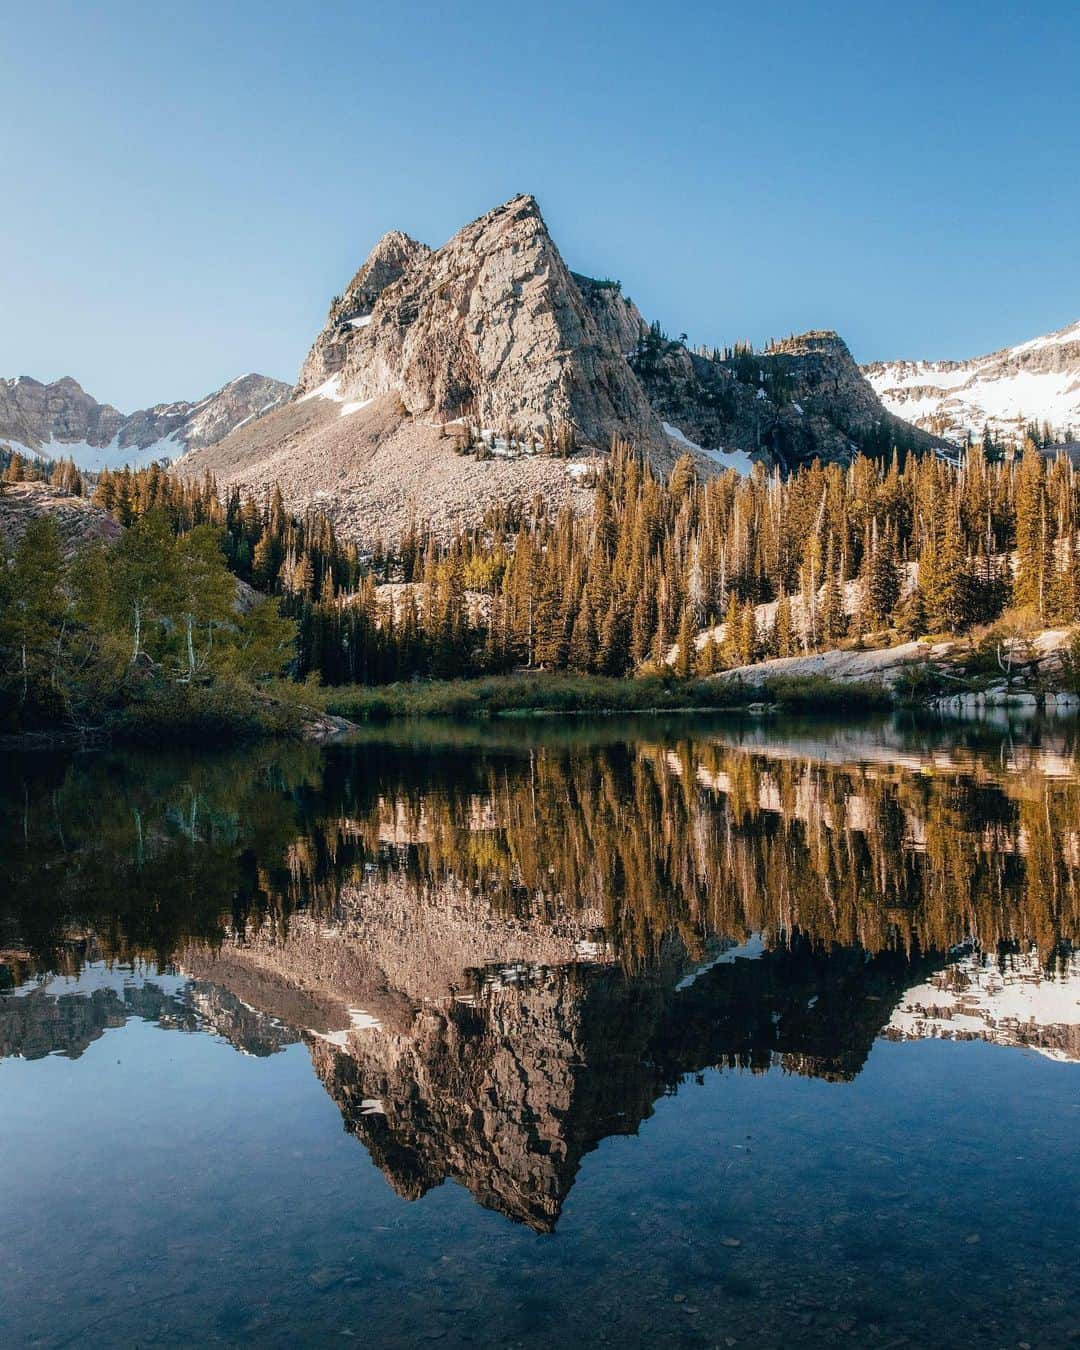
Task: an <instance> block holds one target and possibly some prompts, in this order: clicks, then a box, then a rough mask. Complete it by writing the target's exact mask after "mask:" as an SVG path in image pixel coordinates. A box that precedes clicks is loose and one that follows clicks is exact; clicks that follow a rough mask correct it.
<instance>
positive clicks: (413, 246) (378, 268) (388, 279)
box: [331, 230, 431, 317]
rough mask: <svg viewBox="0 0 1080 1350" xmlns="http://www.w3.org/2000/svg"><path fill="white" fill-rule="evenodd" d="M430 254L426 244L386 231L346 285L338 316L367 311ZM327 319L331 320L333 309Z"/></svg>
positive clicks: (393, 231) (392, 231)
mask: <svg viewBox="0 0 1080 1350" xmlns="http://www.w3.org/2000/svg"><path fill="white" fill-rule="evenodd" d="M430 252H431V249H429V248H428V246H427V245H426V244H421V243H420V242H419V241H418V240H416V239H413V238H411V237H410V236H409V235H407V234H403V233H402V231H401V230H390V231H389V232H388V233H387V234H384V235H383V236H382V238H381V239H380V240H379V241H378V243H377V244H376V245H375V247H374V248H373V249H372V250H371V252H370V253H369V254H368V256H367V257H366V258H365V260H364V262H363V263H362V265H361V266H360V269H359V271H358V272H357V273H356V275H355V276H354V277H353V279H352V281H350V282H349V285H348V287H347V288H346V290H345V294H344V295H343V296H342V298H341V305H340V309H341V311H342V314H344V311H345V310H349V311H356V312H357V313H366V312H368V311H370V310H371V309H372V308H373V307H374V305H375V301H376V300H378V298H379V296H380V295H381V294H382V293H383V291H384V290H386V288H387V286H390V285H392V284H393V283H394V282H395V281H397V280H398V278H399V277H402V276H404V274H405V272H406V271H408V269H409V268H410V267H411V266H412V265H413V263H415V262H416V261H417V259H418V258H424V257H426V256H427V255H428V254H429V253H430ZM331 316H332V317H335V316H334V311H333V310H332V311H331ZM336 317H341V316H340V315H338V316H336Z"/></svg>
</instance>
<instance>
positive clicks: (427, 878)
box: [0, 724, 1080, 1231]
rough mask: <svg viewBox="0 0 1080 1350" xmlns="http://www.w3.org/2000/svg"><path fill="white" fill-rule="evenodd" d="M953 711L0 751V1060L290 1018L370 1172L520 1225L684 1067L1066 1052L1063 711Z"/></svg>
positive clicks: (835, 1069) (277, 1040)
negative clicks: (950, 729) (952, 1051)
mask: <svg viewBox="0 0 1080 1350" xmlns="http://www.w3.org/2000/svg"><path fill="white" fill-rule="evenodd" d="M971 734H972V737H973V739H972V740H971V741H970V743H968V744H963V743H958V741H957V739H956V738H955V736H954V737H953V738H952V739H946V738H945V737H944V735H943V733H940V732H936V731H934V730H927V731H922V732H920V731H917V730H911V729H908V730H905V731H900V730H898V729H897V728H896V727H894V726H892V725H889V724H883V725H881V726H877V727H873V728H869V729H867V730H864V731H851V730H829V729H822V728H820V727H817V728H815V727H812V726H811V727H805V726H804V727H788V728H784V729H783V730H782V731H775V732H774V731H772V730H770V729H769V728H766V727H761V726H754V727H749V728H743V729H740V728H735V729H732V728H731V727H717V726H716V725H715V724H713V725H711V726H708V727H697V726H692V727H690V728H687V727H686V726H685V725H683V726H679V725H676V726H671V727H659V728H657V727H656V726H649V725H648V724H643V725H641V726H631V727H629V728H626V727H623V728H620V729H619V731H618V734H614V732H612V733H610V734H605V733H601V734H600V736H596V735H592V736H588V735H585V734H577V735H575V734H570V735H567V736H563V735H558V734H553V733H545V734H542V735H539V736H536V737H533V738H531V739H530V738H524V737H520V736H516V735H503V734H502V733H499V732H491V733H487V734H486V735H483V736H480V737H478V738H473V739H471V740H470V739H469V738H467V737H466V736H464V734H463V733H460V732H457V731H453V730H448V731H446V732H444V733H439V732H438V730H437V729H426V730H425V732H424V733H423V734H420V735H417V736H416V737H415V738H413V737H412V736H411V735H410V734H408V733H405V734H399V735H397V736H396V737H393V736H389V735H387V736H386V737H379V736H371V737H367V738H365V739H364V740H362V741H361V742H360V743H359V744H356V745H350V746H343V747H337V748H334V749H331V750H329V751H325V752H322V751H312V750H307V749H290V750H284V751H283V750H281V749H280V748H269V749H268V748H265V747H263V748H256V749H253V750H248V751H245V752H244V753H243V754H240V755H235V756H229V757H226V758H216V757H183V756H180V757H161V756H157V757H153V758H142V757H137V756H129V755H119V754H111V753H109V754H100V755H94V756H88V757H85V758H82V759H80V760H79V761H77V762H76V763H70V762H65V761H56V762H46V763H44V764H43V763H41V762H38V761H35V762H34V763H26V762H12V764H11V765H10V766H9V768H10V770H11V771H10V772H8V773H7V774H6V775H5V779H4V782H5V784H6V785H7V790H6V791H5V792H4V795H3V798H2V805H3V811H4V820H3V829H4V837H5V838H6V839H8V840H9V841H14V846H13V847H12V848H11V849H10V850H9V852H8V855H7V859H6V861H5V864H4V876H3V882H4V888H5V896H6V899H5V901H4V902H3V907H2V910H0V925H2V927H0V953H2V965H0V1056H3V1057H9V1056H22V1057H25V1058H27V1059H32V1058H39V1057H43V1056H47V1055H52V1054H61V1055H67V1056H70V1057H77V1056H79V1055H82V1054H83V1053H85V1052H86V1051H88V1050H89V1049H90V1048H91V1047H92V1045H93V1043H94V1042H95V1041H96V1040H97V1039H98V1038H100V1037H101V1036H102V1035H103V1034H104V1033H105V1032H106V1031H107V1030H110V1029H113V1028H118V1027H121V1026H123V1025H124V1024H125V1022H126V1021H127V1020H128V1019H132V1018H140V1019H144V1020H149V1021H152V1022H155V1023H158V1024H159V1025H160V1026H161V1027H163V1028H166V1029H169V1030H172V1031H176V1032H196V1031H198V1032H209V1033H212V1034H213V1035H215V1036H217V1037H220V1038H223V1039H224V1040H226V1041H227V1042H229V1043H230V1044H231V1045H233V1046H235V1047H236V1049H237V1050H239V1051H242V1052H243V1053H244V1054H248V1055H255V1056H267V1055H272V1054H274V1053H276V1052H278V1051H280V1050H282V1049H284V1048H285V1047H286V1046H289V1045H293V1044H296V1043H298V1042H303V1044H304V1045H305V1046H306V1048H307V1051H308V1053H309V1055H310V1058H311V1064H312V1067H313V1069H314V1071H315V1073H316V1074H317V1076H318V1078H319V1080H320V1081H321V1083H322V1084H323V1086H324V1088H325V1089H326V1092H327V1093H328V1094H329V1095H330V1097H331V1098H332V1099H333V1100H334V1102H335V1103H336V1105H337V1107H338V1109H339V1110H340V1112H341V1116H342V1118H343V1120H344V1124H345V1128H346V1130H348V1131H349V1132H350V1133H351V1134H353V1135H355V1136H356V1138H357V1139H358V1140H360V1141H361V1142H362V1143H363V1145H364V1147H365V1148H366V1149H367V1151H368V1152H369V1154H370V1156H371V1158H372V1159H373V1161H374V1162H375V1164H376V1165H377V1166H378V1167H379V1169H380V1170H381V1171H382V1173H383V1174H384V1176H385V1177H386V1179H387V1181H388V1182H389V1183H390V1185H391V1186H392V1187H393V1188H394V1190H395V1191H397V1193H398V1194H399V1195H401V1196H403V1197H406V1198H407V1199H417V1198H418V1197H420V1196H422V1195H424V1194H425V1193H426V1192H427V1191H429V1190H430V1189H431V1188H432V1187H434V1186H437V1185H439V1184H440V1183H441V1182H442V1181H443V1180H445V1179H446V1178H451V1179H453V1180H454V1181H456V1182H459V1183H460V1184H461V1185H462V1186H464V1187H466V1188H467V1189H468V1190H469V1191H470V1192H471V1194H472V1195H473V1196H474V1197H475V1198H476V1200H477V1201H478V1202H479V1203H480V1204H482V1205H484V1206H487V1207H489V1208H491V1209H494V1210H497V1211H499V1212H500V1213H502V1214H504V1215H506V1216H508V1217H509V1218H511V1219H514V1220H517V1221H520V1222H521V1223H524V1224H527V1225H529V1226H530V1227H532V1228H533V1229H536V1230H538V1231H550V1230H552V1229H554V1227H555V1225H556V1223H557V1221H558V1218H559V1216H560V1213H561V1211H562V1208H563V1205H564V1202H565V1200H566V1198H567V1196H568V1194H569V1192H570V1190H571V1188H572V1186H573V1184H574V1180H575V1177H576V1175H577V1173H578V1169H579V1166H580V1164H581V1160H582V1158H583V1156H584V1155H585V1154H587V1153H588V1152H589V1151H590V1150H592V1149H594V1148H595V1147H596V1146H597V1144H598V1143H599V1142H600V1141H601V1140H602V1139H604V1138H605V1137H607V1136H611V1135H620V1134H633V1133H636V1132H637V1131H638V1129H639V1127H640V1125H641V1123H642V1121H644V1120H646V1119H647V1118H648V1117H649V1116H650V1115H651V1114H652V1113H653V1108H654V1103H655V1102H656V1101H657V1099H658V1098H660V1097H662V1096H664V1095H667V1094H671V1093H673V1092H675V1091H676V1089H677V1088H678V1086H679V1084H680V1082H681V1081H682V1080H683V1079H685V1078H686V1077H687V1075H692V1074H699V1073H701V1072H702V1071H703V1070H705V1069H708V1068H732V1069H743V1070H750V1071H752V1072H755V1073H763V1072H766V1071H777V1072H780V1073H788V1074H792V1073H793V1074H799V1075H807V1076H813V1077H819V1078H823V1079H827V1080H830V1081H834V1082H844V1081H849V1080H852V1079H853V1078H854V1077H855V1076H856V1075H858V1074H859V1072H860V1070H861V1069H862V1068H863V1066H864V1064H865V1063H866V1060H867V1057H868V1055H869V1053H870V1051H871V1048H872V1047H873V1045H874V1043H875V1041H876V1040H877V1039H878V1038H879V1037H884V1038H887V1039H894V1040H895V1039H907V1038H922V1037H943V1038H954V1039H983V1040H986V1041H991V1042H994V1043H996V1044H999V1045H1006V1046H1021V1047H1027V1048H1030V1049H1034V1050H1037V1051H1040V1052H1041V1053H1043V1054H1045V1055H1047V1056H1049V1057H1051V1058H1053V1059H1056V1060H1062V1061H1080V958H1078V955H1077V952H1076V951H1075V950H1074V947H1073V943H1074V942H1075V940H1076V938H1077V933H1078V931H1080V887H1078V882H1080V780H1078V777H1077V773H1076V758H1075V756H1076V742H1075V739H1074V736H1075V733H1074V730H1073V729H1071V728H1069V727H1067V726H1066V727H1065V728H1064V729H1063V728H1062V727H1061V726H1058V727H1056V728H1055V729H1054V730H1053V731H1048V732H1044V733H1041V735H1033V736H1032V737H1031V738H1030V739H1029V743H1027V744H1023V745H1018V744H1016V743H1015V742H1014V741H1012V740H1011V739H1009V738H1007V737H1005V736H1001V735H996V736H995V735H993V734H991V735H990V737H989V739H983V738H980V735H978V734H976V733H971ZM983 736H985V733H983ZM465 742H467V743H465Z"/></svg>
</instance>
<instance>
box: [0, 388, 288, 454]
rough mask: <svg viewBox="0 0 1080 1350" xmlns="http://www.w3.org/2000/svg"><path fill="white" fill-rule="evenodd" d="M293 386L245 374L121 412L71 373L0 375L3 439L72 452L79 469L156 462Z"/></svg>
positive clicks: (34, 450) (253, 414) (247, 417)
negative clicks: (187, 396)
mask: <svg viewBox="0 0 1080 1350" xmlns="http://www.w3.org/2000/svg"><path fill="white" fill-rule="evenodd" d="M289 392H290V387H289V386H288V385H287V384H283V383H282V381H281V380H272V379H269V378H268V377H267V376H265V375H244V376H241V378H240V379H238V380H232V381H230V383H229V384H227V385H225V386H223V387H222V388H221V389H218V390H215V392H214V393H212V394H209V395H208V396H207V397H206V398H204V399H200V400H199V402H197V403H185V402H180V403H158V404H156V405H155V406H154V407H152V408H143V409H140V410H139V411H138V412H134V413H130V414H124V413H121V412H118V411H117V409H116V408H114V407H112V406H111V405H110V404H108V403H98V401H97V400H96V399H95V398H92V397H91V396H90V395H89V394H88V393H87V392H86V391H85V390H84V389H83V388H82V386H81V385H80V384H78V383H77V381H75V380H73V379H71V378H70V377H65V378H64V379H62V380H55V381H54V382H53V383H52V384H42V383H41V382H40V381H39V380H33V379H31V378H30V377H29V376H27V375H21V376H20V377H19V378H18V379H15V380H0V446H8V447H10V448H11V449H14V450H17V451H19V452H21V453H22V454H25V455H30V456H34V457H40V458H43V459H61V458H70V459H73V460H74V461H75V463H76V464H77V465H78V466H79V468H82V469H92V470H97V469H103V468H118V467H120V466H121V465H124V464H131V465H144V464H152V463H154V462H156V461H158V460H173V459H176V458H178V457H179V456H180V455H182V454H184V453H186V451H188V450H196V449H201V448H203V447H205V446H209V445H213V444H214V443H215V442H216V441H219V440H221V438H222V437H224V436H227V435H228V434H229V432H230V431H233V430H235V429H236V428H237V427H238V426H242V425H244V424H245V423H247V422H250V421H252V420H254V419H255V418H257V417H261V416H263V415H264V414H265V413H267V412H269V411H270V409H271V408H272V407H276V406H277V405H278V404H280V403H281V402H283V400H284V399H285V398H286V397H287V396H288V394H289Z"/></svg>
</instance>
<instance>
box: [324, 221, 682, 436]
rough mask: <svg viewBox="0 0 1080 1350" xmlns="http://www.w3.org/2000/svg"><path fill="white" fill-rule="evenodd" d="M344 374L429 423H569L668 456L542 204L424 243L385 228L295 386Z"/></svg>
mask: <svg viewBox="0 0 1080 1350" xmlns="http://www.w3.org/2000/svg"><path fill="white" fill-rule="evenodd" d="M331 378H334V379H337V380H338V381H339V384H338V386H337V390H336V392H337V393H339V394H340V395H341V396H342V397H344V398H345V399H347V400H356V401H364V400H366V399H371V398H376V397H378V396H379V395H382V394H394V395H395V396H397V397H398V398H399V399H400V400H401V404H402V406H403V408H404V410H405V411H406V412H407V413H408V414H410V415H412V416H414V417H423V418H425V419H427V420H429V421H433V422H435V423H445V422H450V421H453V420H455V419H458V418H465V419H468V420H470V421H471V422H473V423H474V424H476V425H477V426H479V427H490V428H494V429H496V430H498V431H502V430H503V429H509V430H511V431H512V432H513V433H514V435H515V436H517V435H519V434H520V436H521V437H522V438H523V439H524V438H533V439H540V438H542V437H543V435H544V433H545V430H546V429H547V428H552V427H554V428H558V427H560V426H561V425H567V426H569V427H572V428H573V429H574V432H575V434H576V436H577V438H578V439H579V440H580V441H581V442H582V443H584V444H586V445H590V446H593V447H596V448H600V449H606V447H607V445H608V443H609V442H610V440H611V437H612V436H613V435H619V436H623V437H625V438H627V439H628V440H630V441H632V442H633V443H634V444H636V445H638V446H640V447H641V448H642V449H644V450H649V449H652V450H654V451H655V452H656V453H658V454H660V455H661V456H666V454H667V448H666V443H665V440H664V436H663V433H662V431H661V429H660V427H659V424H658V422H657V419H656V417H655V415H654V414H653V412H652V410H651V409H650V407H649V405H648V401H647V400H646V398H645V396H644V393H643V391H642V389H641V387H640V385H639V383H638V381H637V380H635V379H634V377H633V374H632V372H631V371H630V370H629V368H628V367H627V364H626V360H625V354H624V351H623V350H622V349H621V348H620V347H619V346H618V345H617V343H616V342H614V341H613V340H612V336H611V334H610V333H609V332H608V331H606V330H603V329H601V327H600V325H599V324H598V323H597V322H596V319H595V317H594V315H593V312H592V309H591V308H590V307H589V305H587V304H586V302H585V300H584V298H583V296H582V293H581V291H580V289H579V288H578V285H577V283H576V282H575V280H574V278H573V276H572V275H571V273H570V271H569V270H568V268H567V266H566V264H565V263H564V262H563V260H562V257H561V256H560V254H559V251H558V249H557V248H556V246H555V243H554V241H553V240H552V238H551V235H550V234H549V233H548V229H547V226H546V225H545V224H544V220H543V217H542V216H541V214H540V208H539V206H538V205H537V203H536V199H535V198H534V197H530V196H521V197H515V198H513V200H512V201H509V202H507V203H506V205H504V206H500V207H498V208H496V210H494V211H489V212H488V214H487V215H485V216H481V217H480V219H479V220H477V221H474V222H473V223H472V224H471V225H468V226H466V227H465V229H463V230H461V231H460V232H459V233H458V234H456V235H455V236H454V238H453V239H451V240H450V241H449V243H447V244H444V245H443V247H442V248H440V249H437V250H436V251H435V252H433V253H432V252H430V251H428V250H425V249H423V248H422V246H421V245H419V244H416V243H415V241H413V240H410V239H407V238H406V236H404V235H387V236H386V237H385V238H384V239H383V240H381V241H380V243H379V244H378V245H377V246H376V249H375V251H374V253H373V254H372V255H371V257H370V258H369V259H368V261H367V262H366V263H365V264H364V266H363V267H362V268H361V269H360V271H359V272H358V273H357V276H356V278H354V280H353V282H352V283H351V285H350V287H349V290H348V291H347V292H346V295H345V296H344V297H342V299H341V300H336V301H335V302H334V304H333V305H332V306H331V309H330V316H329V318H328V320H327V324H326V327H325V328H324V329H323V332H322V333H321V334H320V335H319V337H318V338H317V339H316V342H315V346H314V348H313V349H312V352H311V354H310V355H309V357H308V359H307V361H306V362H305V364H304V369H303V370H302V372H301V376H300V382H299V385H298V387H297V392H298V395H299V396H301V397H303V395H305V394H309V393H311V392H312V391H313V390H315V389H316V388H318V387H320V386H321V385H323V384H325V382H326V381H327V380H328V379H331Z"/></svg>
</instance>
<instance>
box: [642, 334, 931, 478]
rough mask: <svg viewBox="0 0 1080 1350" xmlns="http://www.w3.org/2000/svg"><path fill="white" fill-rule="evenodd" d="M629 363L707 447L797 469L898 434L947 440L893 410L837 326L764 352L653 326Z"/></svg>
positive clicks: (677, 423)
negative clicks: (695, 346) (708, 351)
mask: <svg viewBox="0 0 1080 1350" xmlns="http://www.w3.org/2000/svg"><path fill="white" fill-rule="evenodd" d="M630 364H631V365H632V366H633V368H634V370H635V371H636V372H637V374H638V376H639V377H640V379H641V381H642V384H643V385H644V387H645V389H646V391H647V393H648V395H649V399H650V402H651V403H652V406H653V407H654V408H655V409H656V411H657V412H658V413H659V415H660V416H661V417H662V418H663V420H664V422H665V424H667V425H668V426H673V427H675V428H677V430H678V431H679V432H681V433H682V434H683V435H684V436H685V437H687V438H688V439H689V440H690V441H692V442H694V443H695V444H696V445H698V446H700V447H702V448H703V449H704V450H705V451H706V453H707V452H708V451H710V450H711V451H713V452H723V451H726V452H727V453H728V454H730V453H731V452H733V451H734V452H737V451H742V452H745V453H747V454H749V455H751V456H752V457H753V458H754V459H755V460H760V461H762V462H764V463H765V464H766V465H769V466H773V465H776V466H779V467H780V468H782V469H791V468H795V467H797V466H798V465H799V464H806V463H809V462H810V461H811V460H812V459H815V458H818V459H821V460H824V461H839V462H841V463H846V462H847V461H849V460H850V459H851V457H852V456H853V455H854V454H856V453H857V452H858V451H860V450H862V451H869V452H875V451H882V450H888V449H890V448H891V447H892V445H894V444H897V445H901V446H906V447H908V448H912V449H917V450H931V449H934V448H935V447H936V446H938V445H940V444H941V442H940V441H937V440H935V438H933V437H932V436H930V435H928V434H927V433H925V432H922V431H918V430H916V429H914V428H911V427H908V426H906V425H905V424H904V423H902V422H901V421H900V420H899V419H897V418H895V417H893V416H892V415H891V414H890V413H889V412H887V411H886V409H885V408H884V407H883V406H882V404H881V402H880V401H879V399H878V397H877V395H876V394H875V393H874V391H873V389H872V388H871V387H870V385H869V383H868V382H867V381H866V379H865V378H864V377H863V375H862V374H861V373H860V371H859V367H858V366H857V365H856V363H855V360H854V358H853V357H852V355H851V353H850V351H849V350H848V348H847V345H846V344H845V343H844V342H843V340H842V339H841V338H840V337H839V336H838V335H837V334H836V333H833V332H813V333H804V334H802V335H801V336H799V337H792V338H788V339H785V340H784V341H783V342H779V343H774V344H773V345H772V346H771V347H770V348H769V349H768V351H767V352H764V353H751V352H749V351H747V352H745V353H741V354H731V353H723V354H721V353H716V354H712V355H705V354H703V353H700V352H691V351H690V350H688V349H687V348H686V347H685V346H684V345H683V344H682V343H677V342H671V341H669V340H667V339H665V338H663V336H662V335H660V334H658V333H656V331H655V330H652V331H650V332H649V333H647V334H646V336H645V337H644V338H643V339H642V341H641V342H640V343H639V344H638V347H637V348H636V349H635V351H634V352H633V354H632V355H631V357H630Z"/></svg>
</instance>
